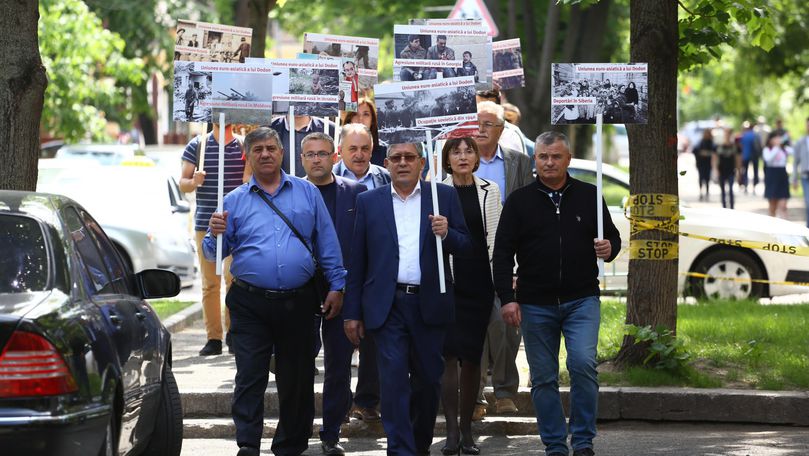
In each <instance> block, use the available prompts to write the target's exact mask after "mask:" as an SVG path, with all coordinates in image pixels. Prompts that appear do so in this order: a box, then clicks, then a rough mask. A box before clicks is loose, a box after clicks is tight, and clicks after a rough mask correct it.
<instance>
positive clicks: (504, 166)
mask: <svg viewBox="0 0 809 456" xmlns="http://www.w3.org/2000/svg"><path fill="white" fill-rule="evenodd" d="M505 121H506V119H505V111H504V110H503V107H502V106H500V105H499V104H495V103H494V102H491V101H482V102H480V103H478V122H479V124H480V132H479V133H478V136H477V137H476V138H475V142H476V143H477V145H478V149H479V150H480V167H479V168H478V170H477V171H475V175H476V176H478V177H480V178H483V179H488V180H491V181H494V182H495V183H497V185H498V187H500V189H501V194H502V195H503V202H505V201H506V197H507V196H508V195H510V194H511V192H513V191H514V190H517V189H518V188H521V187H524V186H526V185H529V184H531V183H532V182H534V176H533V173H532V172H531V159H530V158H529V157H528V155H525V154H523V153H521V152H517V151H515V150H511V149H508V148H505V147H503V146H501V145H499V144H498V142H499V141H500V135H502V134H503V126H504V124H505ZM519 350H520V330H519V328H513V327H512V328H509V327H506V325H505V324H504V323H503V319H502V318H501V317H500V311H499V301H497V300H495V307H494V308H493V310H492V316H491V320H490V322H489V328H488V330H487V331H486V342H485V343H484V346H483V359H482V360H481V394H479V398H478V406H477V407H476V410H475V416H473V418H477V419H481V418H482V417H483V415H485V412H486V408H485V407H486V405H485V403H484V401H483V400H482V390H483V384H485V381H486V371H487V368H488V366H489V358H491V361H492V365H491V370H492V386H493V387H494V396H495V398H496V399H497V402H496V404H495V410H496V412H497V413H499V414H502V413H517V411H518V410H517V406H516V405H515V404H514V398H515V397H516V396H517V389H518V388H519V386H520V373H519V371H518V370H517V353H519Z"/></svg>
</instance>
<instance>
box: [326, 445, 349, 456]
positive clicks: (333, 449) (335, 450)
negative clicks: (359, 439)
mask: <svg viewBox="0 0 809 456" xmlns="http://www.w3.org/2000/svg"><path fill="white" fill-rule="evenodd" d="M320 449H321V450H323V454H326V455H332V456H333V455H343V454H346V450H345V448H343V446H342V445H340V442H338V441H334V442H326V441H322V442H320Z"/></svg>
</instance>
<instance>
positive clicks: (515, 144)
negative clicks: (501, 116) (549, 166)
mask: <svg viewBox="0 0 809 456" xmlns="http://www.w3.org/2000/svg"><path fill="white" fill-rule="evenodd" d="M475 100H477V103H478V104H480V103H482V102H484V101H491V102H492V103H494V104H497V105H499V104H501V103H500V90H498V89H492V90H478V91H477V93H476V94H475ZM504 109H505V108H504ZM499 142H500V145H501V146H503V147H505V148H507V149H511V150H516V151H519V152H522V153H524V154H526V155H528V157H529V160H528V161H530V162H532V163H531V166H534V164H533V160H531V159H530V157H533V155H534V142H533V141H532V140H530V139H528V138H527V137H526V136H525V134H524V133H523V132H522V130H520V127H518V126H517V125H515V124H513V123H511V122H509V121H508V115H506V122H505V124H504V125H503V132H502V133H501V134H500V141H499Z"/></svg>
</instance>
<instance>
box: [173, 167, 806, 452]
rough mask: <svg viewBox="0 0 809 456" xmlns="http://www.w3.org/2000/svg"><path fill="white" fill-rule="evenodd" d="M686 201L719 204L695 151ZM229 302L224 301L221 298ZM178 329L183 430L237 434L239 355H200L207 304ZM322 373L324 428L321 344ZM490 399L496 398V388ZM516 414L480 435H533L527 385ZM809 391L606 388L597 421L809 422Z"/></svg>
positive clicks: (757, 206) (374, 428) (353, 426)
mask: <svg viewBox="0 0 809 456" xmlns="http://www.w3.org/2000/svg"><path fill="white" fill-rule="evenodd" d="M678 167H679V170H680V171H683V170H685V171H686V174H685V175H683V176H680V181H679V187H680V190H679V191H680V199H681V201H683V202H684V203H686V204H688V205H691V206H694V207H721V203H720V199H719V188H718V187H716V186H713V187H712V188H711V199H710V200H709V201H708V202H703V201H699V193H698V185H697V176H696V168H695V166H694V164H693V156H692V155H691V154H683V155H681V157H680V160H679V164H678ZM762 194H763V184H759V186H758V187H757V188H756V191H755V195H754V194H752V193H751V194H744V193H743V192H741V193H739V194H737V195H736V209H737V210H744V211H749V212H755V213H760V214H767V201H766V200H765V199H764V197H763V196H761V195H762ZM789 203H790V206H789V219H790V220H793V221H795V222H797V223H803V221H804V218H805V212H804V204H803V199H802V198H792V199H790V201H789ZM199 296H200V292H199V286H195V287H194V288H192V289H190V290H184V291H183V293H181V295H180V296H179V299H184V300H197V299H199ZM223 302H224V299H223ZM164 323H165V324H166V326H167V327H169V330H170V331H171V332H172V343H173V358H174V374H175V377H176V379H177V383H178V385H179V388H180V393H181V395H182V402H183V411H184V416H185V419H184V430H185V437H186V438H200V439H202V438H232V436H233V435H234V433H235V428H234V427H233V421H232V420H231V418H230V401H231V394H232V391H233V377H234V374H235V369H236V367H235V361H234V358H233V355H229V354H227V353H223V354H222V355H219V356H212V357H205V358H203V357H200V356H198V355H197V352H198V351H199V350H200V348H202V346H203V345H204V343H205V340H206V336H205V331H204V328H203V325H202V312H201V305H200V304H199V303H198V304H195V305H194V306H191V307H189V308H188V309H186V310H184V311H183V312H181V313H179V314H177V315H174V316H172V317H170V318H169V319H167V320H166V321H165V322H164ZM517 362H518V368H519V371H520V385H528V383H529V379H528V365H527V361H526V358H525V354H524V353H522V352H521V353H520V354H519V355H518V357H517ZM316 365H317V367H318V369H319V370H320V372H321V374H320V375H318V376H316V377H315V394H316V400H315V403H316V422H315V427H316V428H317V427H318V426H319V417H320V414H321V395H322V389H323V383H322V382H323V374H322V372H323V357H322V350H321V353H320V356H319V357H318V358H317V360H316ZM352 371H353V376H352V381H353V383H352V387H353V386H355V385H356V368H352ZM274 393H275V382H274V376H273V375H272V374H270V384H269V386H268V388H267V394H266V396H265V416H266V422H265V436H266V437H270V436H272V435H273V433H274V430H275V426H276V424H277V416H278V401H277V397H276V395H275V394H274ZM562 394H563V401H564V402H565V403H567V394H568V388H562ZM486 395H487V398H488V399H489V403H490V404H494V402H495V401H494V397H493V392H492V390H491V388H487V391H486ZM515 403H516V405H517V407H518V408H519V412H518V414H517V415H501V416H498V415H496V413H495V410H494V407H493V406H492V407H490V408H489V411H488V415H487V416H486V418H485V419H484V420H483V421H481V422H477V423H475V424H474V426H475V428H474V432H475V434H476V435H489V436H504V435H512V436H519V435H526V436H527V435H535V434H536V432H537V428H536V419H535V417H534V410H533V405H532V403H531V398H530V389H529V388H528V387H526V386H523V387H521V388H520V390H519V394H518V397H517V398H516V400H515ZM807 410H809V392H805V391H754V390H729V389H694V388H635V387H602V388H601V390H600V394H599V420H601V421H615V420H622V421H624V420H644V421H652V422H689V421H703V422H721V423H764V424H785V425H797V426H809V413H807V412H806V411H807ZM442 432H444V422H443V418H442V417H441V414H440V413H439V419H438V422H437V424H436V435H440V434H441V433H442ZM342 434H343V436H345V437H347V438H367V437H371V438H380V437H383V436H384V432H383V429H382V426H381V424H372V425H366V424H365V423H362V422H359V421H356V420H352V421H351V423H349V424H346V425H344V426H343V430H342Z"/></svg>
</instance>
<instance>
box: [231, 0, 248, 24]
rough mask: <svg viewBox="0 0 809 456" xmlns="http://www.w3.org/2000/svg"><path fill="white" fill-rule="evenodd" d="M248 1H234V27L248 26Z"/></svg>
mask: <svg viewBox="0 0 809 456" xmlns="http://www.w3.org/2000/svg"><path fill="white" fill-rule="evenodd" d="M249 3H250V0H236V4H235V5H234V6H233V12H234V14H233V17H234V18H236V19H235V21H236V24H235V25H236V27H249V26H250V6H249Z"/></svg>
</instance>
